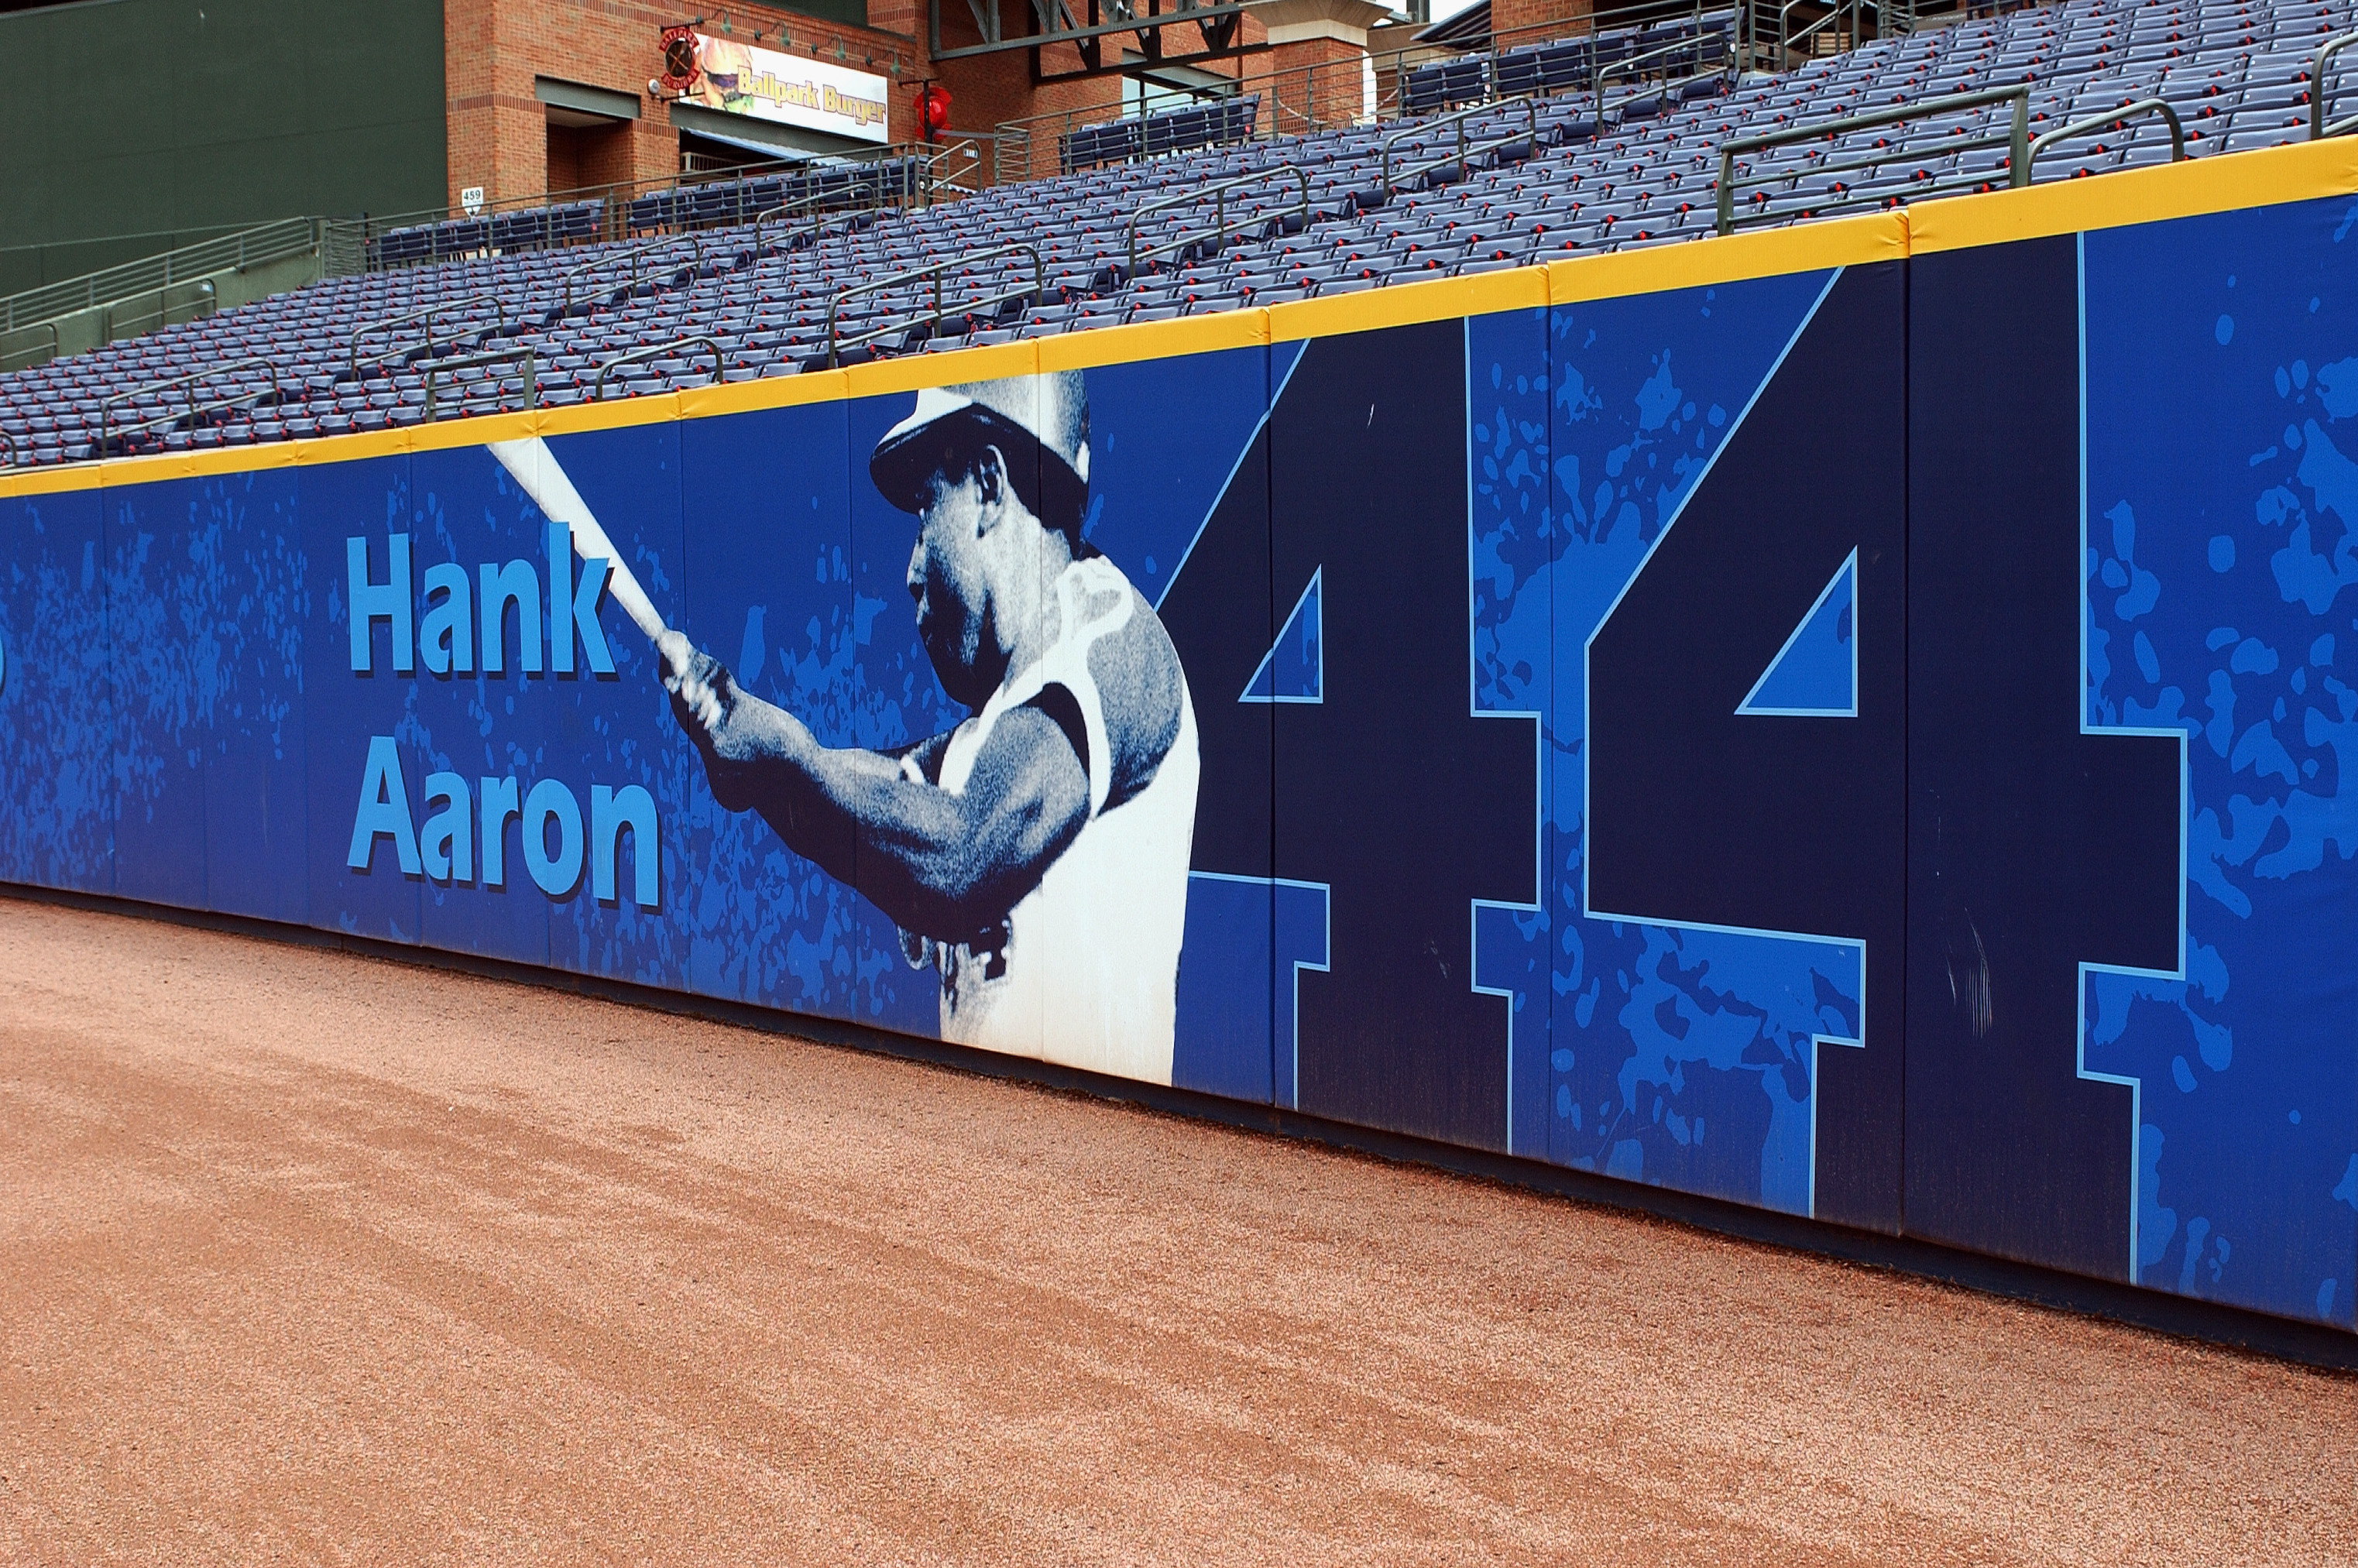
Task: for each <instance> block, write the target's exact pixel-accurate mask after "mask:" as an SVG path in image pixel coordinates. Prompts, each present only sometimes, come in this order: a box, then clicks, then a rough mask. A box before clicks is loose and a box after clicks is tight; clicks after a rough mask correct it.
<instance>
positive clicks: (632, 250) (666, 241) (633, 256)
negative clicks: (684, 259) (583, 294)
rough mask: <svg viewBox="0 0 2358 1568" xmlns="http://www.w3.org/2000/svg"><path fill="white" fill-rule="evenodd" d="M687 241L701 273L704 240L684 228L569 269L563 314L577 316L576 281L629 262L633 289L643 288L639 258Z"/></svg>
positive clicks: (563, 279)
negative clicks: (574, 293) (575, 307)
mask: <svg viewBox="0 0 2358 1568" xmlns="http://www.w3.org/2000/svg"><path fill="white" fill-rule="evenodd" d="M683 241H684V242H686V243H687V244H688V245H689V246H690V247H691V248H692V249H693V250H694V251H695V253H696V255H695V259H694V261H693V262H692V263H691V264H690V265H694V266H695V267H697V268H698V269H699V270H701V269H702V267H703V265H704V241H703V239H702V238H701V237H700V236H699V235H698V232H696V231H695V230H693V229H683V230H682V231H680V232H678V233H676V234H665V235H662V236H661V237H659V238H656V239H653V240H634V241H633V242H632V243H629V244H627V245H623V246H621V247H620V248H618V249H615V250H611V251H608V252H607V253H606V254H604V255H601V256H593V257H592V258H590V260H588V261H586V262H583V263H582V264H581V265H579V266H577V267H568V269H566V273H565V276H563V277H562V278H560V279H558V280H557V281H558V282H559V283H561V284H563V285H564V287H565V308H564V311H563V314H565V315H568V316H570V315H572V314H573V283H574V280H575V279H576V278H581V277H587V276H590V274H591V273H593V272H600V271H603V270H604V269H606V268H608V267H611V266H618V265H621V264H622V263H623V262H629V263H630V264H631V287H633V288H636V287H638V286H639V258H640V257H641V256H643V255H644V254H646V253H647V252H649V251H653V250H661V249H663V248H665V246H668V245H676V244H679V243H682V242H683Z"/></svg>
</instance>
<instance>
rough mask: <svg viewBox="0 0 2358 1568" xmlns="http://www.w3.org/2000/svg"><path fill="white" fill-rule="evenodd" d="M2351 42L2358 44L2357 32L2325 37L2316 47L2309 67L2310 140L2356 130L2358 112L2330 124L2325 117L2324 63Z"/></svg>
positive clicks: (2320, 139)
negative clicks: (2337, 36) (2315, 57)
mask: <svg viewBox="0 0 2358 1568" xmlns="http://www.w3.org/2000/svg"><path fill="white" fill-rule="evenodd" d="M2353 44H2358V33H2344V34H2342V36H2341V37H2340V38H2328V39H2326V40H2325V42H2324V43H2323V44H2321V45H2320V46H2319V47H2318V50H2317V59H2316V60H2315V62H2314V63H2312V64H2311V65H2310V66H2309V140H2310V141H2312V142H2315V141H2322V140H2323V139H2324V138H2325V137H2327V136H2339V135H2343V134H2345V133H2346V132H2349V131H2353V130H2358V114H2345V115H2343V116H2342V118H2341V119H2339V120H2335V121H2333V122H2332V123H2331V124H2328V123H2327V121H2326V118H2325V67H2326V63H2327V62H2328V61H2330V60H2331V59H2333V57H2334V56H2335V55H2338V54H2340V53H2341V52H2342V50H2343V49H2348V48H2349V47H2350V46H2351V45H2353Z"/></svg>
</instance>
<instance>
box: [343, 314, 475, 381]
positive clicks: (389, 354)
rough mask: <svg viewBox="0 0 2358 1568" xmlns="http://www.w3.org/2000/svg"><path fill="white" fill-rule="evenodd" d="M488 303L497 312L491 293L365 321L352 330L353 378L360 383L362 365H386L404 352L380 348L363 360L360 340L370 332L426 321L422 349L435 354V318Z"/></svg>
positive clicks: (388, 330) (389, 329) (385, 330)
mask: <svg viewBox="0 0 2358 1568" xmlns="http://www.w3.org/2000/svg"><path fill="white" fill-rule="evenodd" d="M485 300H489V301H490V302H491V306H492V310H493V311H494V312H497V311H498V309H499V308H500V301H499V296H497V295H495V294H489V293H485V294H471V295H469V296H467V297H466V298H464V299H453V300H449V301H447V302H445V303H443V304H440V305H427V306H424V307H421V308H418V309H416V310H408V311H404V312H403V313H402V314H401V315H398V316H388V317H386V318H385V319H384V320H382V321H364V322H362V324H361V325H359V326H357V327H355V328H353V329H352V352H351V355H350V360H351V365H352V379H353V380H354V381H358V380H359V379H360V376H361V366H362V365H363V364H383V363H384V362H385V361H387V360H389V359H391V358H393V356H394V355H395V354H397V353H400V352H402V351H401V350H399V349H380V350H378V351H376V352H375V353H373V354H371V355H370V356H369V357H368V358H367V359H365V360H363V359H362V358H361V339H362V337H363V336H364V335H366V334H368V333H370V332H390V331H391V330H393V329H394V328H395V327H406V326H407V325H408V324H409V323H410V322H412V321H417V320H423V321H424V322H425V323H426V341H425V343H424V345H423V346H424V348H425V349H426V351H427V352H428V353H432V352H433V351H434V318H435V317H437V316H438V315H440V314H441V313H442V312H443V311H445V310H458V309H461V308H465V307H467V306H470V305H480V304H481V303H483V302H484V301H485ZM476 330H477V332H478V334H480V333H481V332H482V331H484V330H488V329H484V328H478V329H476Z"/></svg>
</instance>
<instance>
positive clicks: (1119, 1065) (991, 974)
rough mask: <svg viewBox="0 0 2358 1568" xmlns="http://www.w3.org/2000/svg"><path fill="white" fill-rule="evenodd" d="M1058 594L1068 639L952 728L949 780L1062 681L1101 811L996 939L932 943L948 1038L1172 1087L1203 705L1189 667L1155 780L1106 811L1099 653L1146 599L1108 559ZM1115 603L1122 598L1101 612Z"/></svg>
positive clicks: (1061, 630) (1073, 572)
mask: <svg viewBox="0 0 2358 1568" xmlns="http://www.w3.org/2000/svg"><path fill="white" fill-rule="evenodd" d="M1055 596H1056V603H1057V610H1058V611H1059V620H1058V625H1057V633H1056V639H1055V642H1054V643H1051V644H1050V645H1049V647H1048V651H1047V652H1046V654H1044V655H1043V656H1042V657H1041V658H1040V659H1039V661H1038V662H1037V663H1035V664H1033V665H1030V666H1029V667H1028V668H1026V669H1024V670H1023V671H1022V672H1021V673H1020V674H1018V675H1017V676H1014V677H1013V678H1012V679H1011V680H1009V681H1008V682H1007V683H1006V684H1005V685H1003V686H1001V687H1000V688H999V690H997V691H996V692H994V693H992V694H991V697H990V701H988V702H986V703H985V704H984V705H983V707H982V710H981V711H980V712H979V713H977V714H975V715H974V716H973V717H972V718H970V719H968V720H967V721H966V722H965V723H963V724H961V725H959V726H958V727H957V730H954V731H952V732H951V735H950V739H949V744H948V745H947V746H946V748H945V749H944V751H943V753H942V763H941V779H940V784H941V787H942V788H944V789H946V790H948V791H949V792H950V793H951V794H953V795H957V794H960V793H962V792H963V791H964V790H965V788H966V784H967V780H968V778H969V777H970V776H971V775H972V774H973V772H974V764H975V759H976V757H977V756H979V754H980V752H981V751H982V747H983V742H984V741H987V740H989V739H990V732H991V730H992V729H993V728H994V727H996V726H997V724H998V722H999V719H1000V717H1001V715H1002V714H1005V713H1006V712H1008V711H1009V710H1010V709H1012V708H1020V707H1022V705H1023V704H1025V703H1028V702H1030V701H1032V700H1033V698H1035V697H1038V696H1039V695H1040V693H1041V692H1042V691H1043V690H1044V689H1045V688H1046V687H1051V686H1056V687H1064V688H1065V691H1066V692H1068V693H1070V694H1071V696H1072V698H1073V700H1074V702H1075V704H1076V705H1077V706H1078V708H1080V713H1081V721H1082V724H1083V726H1084V731H1085V734H1086V736H1087V742H1088V745H1087V757H1086V759H1085V761H1086V762H1087V767H1088V775H1089V806H1088V817H1087V821H1085V822H1084V823H1083V824H1082V827H1081V830H1080V832H1079V834H1078V835H1077V836H1076V837H1075V838H1074V839H1073V841H1072V842H1071V843H1070V844H1068V845H1066V846H1065V852H1064V853H1063V854H1061V855H1059V856H1057V857H1056V859H1055V861H1054V862H1052V863H1051V864H1050V865H1049V867H1048V871H1047V874H1046V875H1045V876H1044V877H1043V878H1041V880H1040V885H1039V886H1038V887H1036V888H1033V890H1032V892H1029V893H1027V894H1025V895H1024V897H1023V899H1022V902H1020V903H1017V904H1016V905H1015V907H1014V909H1013V910H1012V911H1011V912H1010V914H1009V915H1008V918H1007V924H1006V926H1005V929H1004V931H1003V932H1002V933H1001V937H1000V941H999V945H998V946H996V947H992V946H988V945H987V944H986V943H985V942H984V940H983V939H981V938H973V939H969V940H968V941H967V942H961V943H957V944H952V943H947V942H939V941H936V942H929V943H927V944H926V946H927V947H928V948H929V949H930V952H929V954H928V955H927V956H928V957H931V959H932V961H933V962H934V964H935V966H936V968H939V970H940V971H941V988H942V1038H943V1039H945V1040H951V1041H956V1042H957V1043H958V1044H964V1045H974V1046H979V1047H980V1048H981V1049H983V1050H986V1051H1003V1052H1007V1053H1009V1054H1013V1055H1021V1056H1037V1057H1041V1058H1044V1060H1047V1061H1050V1062H1056V1063H1060V1064H1062V1065H1066V1066H1072V1067H1085V1068H1087V1069H1089V1070H1090V1071H1092V1072H1098V1073H1109V1074H1112V1075H1114V1076H1119V1077H1125V1078H1141V1079H1144V1080H1146V1081H1147V1082H1150V1083H1157V1084H1167V1083H1169V1082H1170V1081H1171V1052H1172V1037H1173V1028H1174V1019H1175V1017H1176V1014H1177V998H1178V981H1179V946H1180V942H1181V938H1182V936H1183V935H1184V929H1185V925H1186V918H1187V861H1188V857H1189V854H1190V853H1191V851H1192V850H1193V849H1194V839H1195V785H1196V778H1197V774H1198V772H1199V762H1198V759H1197V755H1196V749H1195V706H1194V704H1193V703H1191V702H1190V701H1189V700H1188V697H1187V687H1186V677H1185V676H1184V673H1182V674H1181V675H1180V676H1178V679H1179V683H1180V685H1179V730H1178V734H1177V735H1176V736H1175V737H1174V739H1173V741H1172V742H1171V748H1170V750H1169V751H1168V752H1165V753H1164V755H1163V761H1162V763H1161V765H1160V766H1159V767H1158V768H1157V769H1156V770H1155V773H1154V777H1153V778H1152V780H1151V781H1150V782H1149V783H1148V784H1147V785H1146V787H1145V788H1144V789H1142V790H1140V791H1139V792H1138V793H1137V794H1135V795H1131V796H1130V798H1129V799H1127V800H1125V801H1123V802H1122V803H1121V804H1120V805H1119V806H1115V807H1113V808H1112V809H1111V810H1107V809H1106V800H1107V797H1108V795H1109V793H1110V791H1111V789H1112V787H1113V770H1114V749H1113V746H1112V744H1111V742H1110V741H1109V736H1108V732H1107V729H1106V719H1105V711H1104V708H1103V705H1102V703H1101V702H1100V700H1099V697H1098V687H1097V681H1096V678H1095V677H1094V676H1092V675H1091V674H1090V673H1089V662H1088V661H1089V649H1090V647H1091V646H1092V645H1093V644H1095V643H1097V642H1098V640H1099V639H1100V638H1103V637H1106V636H1108V635H1109V634H1111V633H1115V632H1119V631H1120V630H1121V629H1122V628H1123V627H1124V626H1126V625H1128V624H1129V622H1130V616H1131V615H1132V614H1134V613H1135V612H1136V611H1135V604H1136V594H1135V592H1134V590H1133V589H1131V588H1130V579H1128V578H1126V577H1124V576H1122V574H1121V571H1120V568H1117V567H1115V566H1114V565H1113V563H1112V562H1110V561H1108V560H1106V559H1105V558H1104V557H1090V558H1088V559H1087V560H1079V561H1075V562H1074V563H1073V564H1072V565H1070V566H1068V567H1066V568H1065V570H1064V571H1063V572H1062V573H1061V574H1059V575H1058V577H1057V579H1056V582H1055ZM1109 597H1110V599H1111V600H1112V603H1111V605H1110V606H1104V605H1102V604H1100V605H1099V606H1098V608H1096V609H1094V611H1093V610H1092V605H1091V601H1092V600H1100V601H1102V600H1106V599H1108V598H1109ZM978 948H980V949H981V950H978Z"/></svg>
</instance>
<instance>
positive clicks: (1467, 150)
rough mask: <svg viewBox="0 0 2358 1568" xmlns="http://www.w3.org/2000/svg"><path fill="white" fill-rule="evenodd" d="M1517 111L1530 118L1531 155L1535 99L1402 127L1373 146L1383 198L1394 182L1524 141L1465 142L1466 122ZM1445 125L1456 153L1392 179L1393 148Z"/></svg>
mask: <svg viewBox="0 0 2358 1568" xmlns="http://www.w3.org/2000/svg"><path fill="white" fill-rule="evenodd" d="M1518 108H1519V109H1520V110H1522V111H1523V113H1524V114H1527V115H1529V116H1530V117H1531V130H1530V131H1529V132H1528V133H1526V135H1527V136H1528V138H1529V140H1530V142H1531V151H1532V152H1534V153H1536V152H1538V151H1539V147H1540V101H1539V100H1538V99H1536V98H1509V99H1504V100H1501V101H1499V102H1498V103H1476V105H1474V107H1472V108H1471V109H1459V110H1457V111H1455V113H1453V114H1444V115H1443V116H1442V117H1441V118H1440V119H1437V120H1419V121H1418V122H1417V123H1416V124H1413V125H1407V126H1403V127H1401V129H1400V130H1397V131H1394V132H1393V133H1392V134H1391V135H1388V136H1386V137H1385V138H1384V139H1383V140H1382V141H1381V142H1379V143H1378V144H1377V146H1376V159H1377V163H1376V167H1377V168H1378V170H1379V174H1378V181H1379V185H1380V186H1381V188H1382V189H1383V192H1384V195H1385V196H1386V197H1387V198H1389V197H1390V195H1391V194H1392V182H1393V180H1394V179H1395V178H1399V179H1410V178H1414V177H1415V176H1417V175H1420V174H1427V173H1430V172H1431V171H1433V169H1436V168H1444V167H1446V166H1448V165H1450V164H1456V165H1458V166H1459V167H1461V168H1462V167H1464V165H1465V162H1466V159H1467V158H1469V157H1473V156H1474V155H1475V154H1476V153H1479V152H1487V151H1489V150H1490V149H1491V148H1492V147H1503V146H1509V145H1511V144H1513V143H1515V142H1519V141H1522V140H1524V139H1525V137H1524V136H1493V137H1492V138H1491V139H1490V140H1488V141H1487V142H1475V143H1472V144H1470V145H1469V144H1468V143H1467V142H1466V121H1468V120H1471V119H1474V118H1476V117H1477V116H1479V115H1484V114H1506V113H1508V112H1509V111H1510V110H1513V109H1518ZM1444 125H1455V127H1456V128H1457V151H1456V152H1455V154H1447V153H1444V155H1442V156H1441V157H1437V158H1427V159H1426V160H1425V161H1424V162H1422V163H1421V164H1416V165H1414V166H1412V167H1411V168H1404V169H1402V170H1401V171H1400V173H1399V175H1398V176H1394V175H1393V173H1392V146H1393V144H1395V143H1398V142H1403V141H1406V140H1407V139H1409V138H1410V137H1411V136H1422V135H1424V134H1425V133H1426V132H1428V131H1436V130H1439V129H1440V128H1441V127H1442V126H1444ZM1305 200H1307V198H1306V197H1305Z"/></svg>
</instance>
